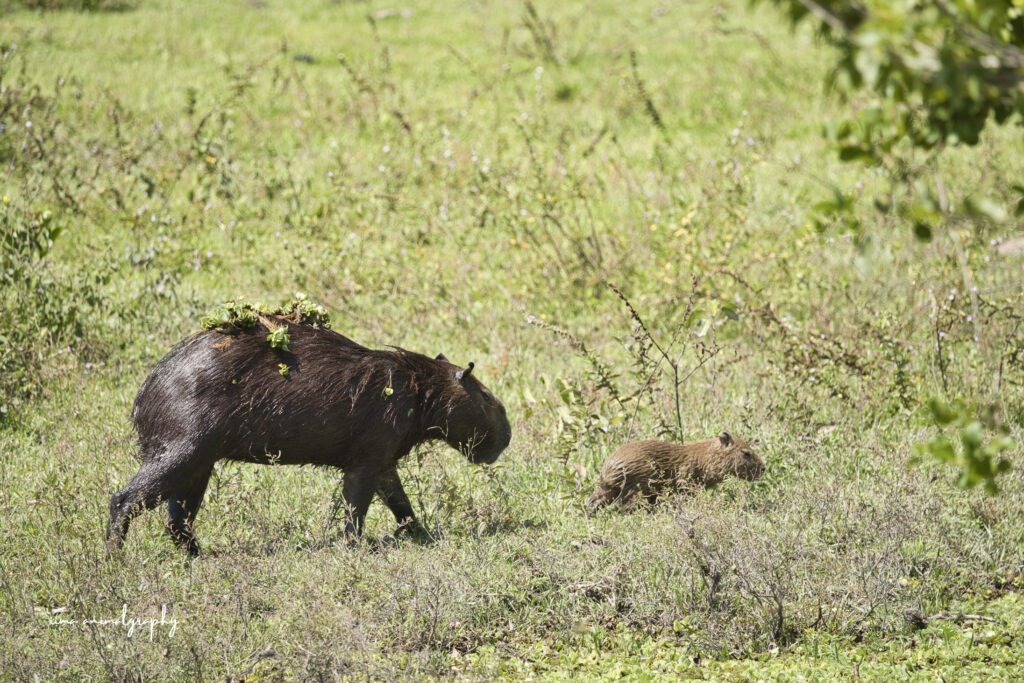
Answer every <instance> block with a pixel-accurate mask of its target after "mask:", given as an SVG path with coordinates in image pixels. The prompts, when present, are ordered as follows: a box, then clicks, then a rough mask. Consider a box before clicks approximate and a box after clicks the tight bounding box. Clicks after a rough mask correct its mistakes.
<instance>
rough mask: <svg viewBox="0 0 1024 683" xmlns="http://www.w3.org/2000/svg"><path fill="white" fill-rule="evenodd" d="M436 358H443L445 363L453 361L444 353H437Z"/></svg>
mask: <svg viewBox="0 0 1024 683" xmlns="http://www.w3.org/2000/svg"><path fill="white" fill-rule="evenodd" d="M434 360H443V361H444V362H445V363H450V362H451V361H450V360H448V358H447V357H446V356H445V355H444V354H443V353H439V354H437V358H435V359H434Z"/></svg>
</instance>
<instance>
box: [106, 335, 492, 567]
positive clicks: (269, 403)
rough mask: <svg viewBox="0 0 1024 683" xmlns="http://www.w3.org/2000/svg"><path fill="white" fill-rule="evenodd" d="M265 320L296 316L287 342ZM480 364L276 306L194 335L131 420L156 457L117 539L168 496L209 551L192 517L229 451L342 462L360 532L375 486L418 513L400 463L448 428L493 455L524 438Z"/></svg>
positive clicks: (130, 492) (172, 511)
mask: <svg viewBox="0 0 1024 683" xmlns="http://www.w3.org/2000/svg"><path fill="white" fill-rule="evenodd" d="M266 323H272V324H274V325H280V324H287V325H288V334H289V336H290V342H289V350H288V351H284V350H281V349H275V348H272V347H271V346H270V343H269V342H268V341H267V334H268V329H267V324H266ZM281 363H283V364H284V365H285V366H286V367H287V374H286V375H282V374H281V371H280V369H279V364H281ZM472 369H473V364H472V363H470V365H469V369H462V368H459V367H457V366H455V365H453V364H451V363H449V362H448V361H447V359H445V358H444V356H438V357H437V358H430V357H428V356H424V355H421V354H418V353H413V352H411V351H405V350H403V349H394V350H374V349H369V348H366V347H364V346H361V345H359V344H357V343H356V342H354V341H352V340H351V339H348V338H347V337H344V336H342V335H340V334H338V333H337V332H334V331H331V330H327V329H323V328H317V327H313V326H310V325H305V324H296V323H294V322H291V321H287V320H285V319H283V318H277V317H271V318H269V319H266V320H264V321H263V322H261V324H259V325H256V326H255V327H253V328H250V329H248V330H243V331H235V332H227V331H223V330H220V329H217V330H211V331H206V332H200V333H197V334H194V335H192V336H191V337H189V338H187V339H185V340H183V341H182V342H180V343H179V344H178V345H177V346H175V347H174V348H173V349H172V350H171V351H170V352H169V353H168V354H167V355H166V356H165V357H164V358H163V359H162V360H161V361H160V362H159V363H157V365H156V367H155V368H153V371H152V372H150V374H149V376H148V377H147V378H146V380H145V381H144V382H143V384H142V386H141V387H140V388H139V393H138V395H137V396H136V398H135V405H134V407H133V409H132V420H133V422H134V424H135V429H136V431H137V432H138V435H139V444H140V446H141V451H142V461H143V462H142V466H141V468H140V469H139V472H138V473H137V474H136V475H135V477H134V478H133V479H132V480H131V482H129V484H128V485H127V486H126V487H125V488H123V489H121V490H120V491H118V492H117V493H115V494H114V495H113V497H112V499H111V501H110V526H109V528H108V531H107V538H108V542H109V544H110V545H111V546H112V547H120V545H121V543H122V542H123V540H124V537H125V534H126V533H127V531H128V527H129V524H130V522H131V519H132V517H133V516H134V515H136V514H137V513H138V512H140V511H141V510H143V509H148V508H152V507H154V506H156V505H157V504H158V503H159V502H161V501H166V502H167V503H168V520H167V526H168V529H169V530H170V532H171V537H172V538H173V540H174V542H175V543H176V544H177V545H178V546H179V547H181V548H183V549H185V550H187V551H188V552H189V553H191V554H196V553H198V551H199V545H198V543H197V542H196V539H195V533H194V531H193V528H192V526H193V520H194V519H195V515H196V512H197V511H198V510H199V506H200V505H201V504H202V500H203V495H204V493H205V491H206V485H207V481H208V480H209V478H210V474H211V472H212V471H213V466H214V463H216V462H217V461H218V460H221V459H225V458H226V459H230V460H241V461H246V462H254V463H280V464H313V465H331V466H334V467H338V468H340V469H341V470H342V471H343V472H344V478H343V484H342V495H343V497H344V499H345V502H346V504H347V505H348V509H349V514H348V515H347V521H346V530H347V531H348V532H349V533H351V534H354V535H358V534H359V533H360V532H361V530H362V525H363V519H364V517H365V515H366V511H367V508H368V507H369V505H370V501H371V499H372V498H373V495H374V493H375V492H376V493H377V495H378V496H379V497H380V498H381V499H382V500H383V501H384V503H385V504H386V505H387V506H388V508H389V509H390V510H391V511H392V513H394V515H395V518H396V519H397V520H398V522H399V524H415V516H414V515H413V509H412V505H411V503H410V502H409V498H408V497H407V496H406V494H405V491H404V490H403V489H402V483H401V481H400V480H399V477H398V472H397V469H396V465H397V463H398V460H399V459H401V458H402V457H403V456H405V455H406V454H407V453H409V451H410V450H411V449H412V448H413V446H415V445H416V444H419V443H421V442H424V441H430V440H435V439H440V440H443V441H445V442H446V443H447V444H448V445H450V446H452V447H453V448H455V449H457V450H459V451H461V452H463V453H464V454H465V455H466V456H467V457H468V458H469V459H470V461H472V462H475V463H489V462H494V461H495V460H496V459H497V458H498V455H499V454H500V453H501V452H502V451H503V450H504V449H505V447H506V446H507V445H508V443H509V440H510V439H511V427H510V426H509V422H508V419H507V417H506V415H505V407H504V406H503V405H502V403H501V401H499V400H498V399H497V398H495V397H494V395H493V394H491V392H490V391H488V390H487V388H486V387H485V386H484V385H483V384H481V383H480V382H479V381H477V379H476V378H475V377H474V376H473V375H472V374H471V373H472Z"/></svg>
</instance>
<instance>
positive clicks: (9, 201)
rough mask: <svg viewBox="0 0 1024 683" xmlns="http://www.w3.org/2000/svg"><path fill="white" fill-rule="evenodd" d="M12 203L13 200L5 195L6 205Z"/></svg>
mask: <svg viewBox="0 0 1024 683" xmlns="http://www.w3.org/2000/svg"><path fill="white" fill-rule="evenodd" d="M10 203H11V198H10V197H8V196H7V195H4V204H10Z"/></svg>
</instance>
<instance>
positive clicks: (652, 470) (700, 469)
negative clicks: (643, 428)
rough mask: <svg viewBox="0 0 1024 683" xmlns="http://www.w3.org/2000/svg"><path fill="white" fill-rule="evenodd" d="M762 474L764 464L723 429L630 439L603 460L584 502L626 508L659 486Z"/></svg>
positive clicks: (700, 484)
mask: <svg viewBox="0 0 1024 683" xmlns="http://www.w3.org/2000/svg"><path fill="white" fill-rule="evenodd" d="M762 474H764V463H763V462H762V461H761V458H759V457H758V456H757V454H756V453H755V452H754V451H753V450H752V449H751V448H750V444H748V443H747V442H746V441H743V440H741V439H737V438H736V437H734V436H732V435H731V434H729V433H728V432H722V433H721V434H719V435H718V436H717V437H715V438H713V439H705V440H704V441H693V442H691V443H685V444H676V443H668V442H666V441H631V442H629V443H627V444H625V445H624V446H622V447H620V448H619V449H618V450H617V451H615V452H614V453H612V454H611V456H609V458H608V459H607V460H606V461H605V463H604V466H603V467H602V468H601V476H600V478H599V480H598V483H597V489H596V490H595V491H594V494H593V495H592V496H590V501H589V503H590V508H591V509H592V510H596V509H597V508H600V507H604V506H605V505H610V504H612V503H618V504H619V506H620V507H621V508H622V509H623V510H632V509H633V508H635V507H636V505H637V503H638V502H639V499H640V497H641V496H643V497H644V498H646V499H647V500H648V501H651V502H653V501H654V500H655V499H656V498H657V497H658V494H659V493H661V492H664V491H671V490H684V489H688V488H691V489H692V488H711V487H712V486H715V485H716V484H718V483H719V482H721V481H722V480H723V479H725V478H726V477H728V476H735V477H739V478H740V479H746V480H747V481H754V480H755V479H759V478H760V477H761V475H762Z"/></svg>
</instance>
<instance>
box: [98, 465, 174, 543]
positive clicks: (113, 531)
mask: <svg viewBox="0 0 1024 683" xmlns="http://www.w3.org/2000/svg"><path fill="white" fill-rule="evenodd" d="M160 484H161V476H160V472H159V471H158V470H157V468H155V467H154V466H152V465H149V464H148V463H143V465H142V467H141V468H140V469H139V471H138V473H137V474H136V475H135V476H134V477H132V480H131V481H130V482H128V485H127V486H125V487H124V488H123V489H121V490H120V491H118V492H117V493H115V494H114V495H113V496H111V498H110V523H109V525H108V526H107V546H108V547H109V548H110V549H111V550H116V549H118V548H120V547H121V544H122V543H124V537H125V536H126V535H127V534H128V527H129V525H130V524H131V521H132V519H133V518H134V517H135V516H137V515H138V514H139V513H140V512H142V511H143V510H149V509H150V508H153V507H156V505H157V503H159V502H160V493H161V486H160Z"/></svg>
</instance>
